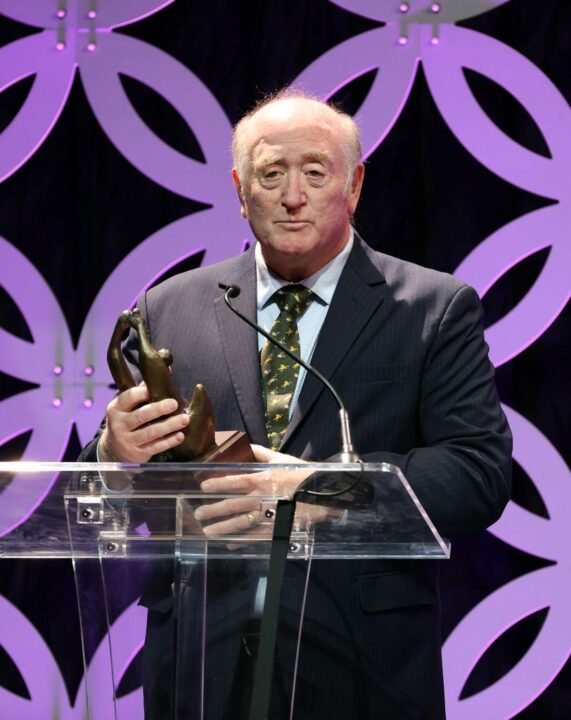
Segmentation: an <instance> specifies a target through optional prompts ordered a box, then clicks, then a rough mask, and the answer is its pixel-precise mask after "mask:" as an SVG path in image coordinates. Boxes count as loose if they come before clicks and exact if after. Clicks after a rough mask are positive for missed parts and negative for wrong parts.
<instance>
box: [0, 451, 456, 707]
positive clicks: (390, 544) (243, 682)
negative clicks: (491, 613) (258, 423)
mask: <svg viewBox="0 0 571 720" xmlns="http://www.w3.org/2000/svg"><path fill="white" fill-rule="evenodd" d="M228 476H232V477H234V478H235V480H234V483H235V492H232V493H229V492H220V491H217V490H216V488H217V487H218V486H219V485H220V480H219V479H220V478H227V477H228ZM48 477H49V478H51V479H50V481H49V482H50V483H53V485H52V487H51V491H50V492H49V494H48V495H47V497H46V498H45V499H44V501H43V502H42V503H41V505H40V506H39V507H38V508H37V509H36V511H35V512H34V513H33V514H32V515H31V516H30V517H29V518H28V519H27V520H26V521H25V522H22V523H21V524H19V525H17V526H15V527H14V528H13V529H12V530H11V532H7V533H6V534H4V536H3V537H1V538H0V558H45V559H46V561H47V560H48V559H49V558H71V559H72V561H73V567H74V573H75V580H76V589H77V602H78V608H79V614H80V620H81V634H82V644H83V656H84V662H85V673H86V679H87V682H86V683H85V688H86V694H87V697H86V701H85V707H86V709H87V710H86V717H87V718H91V717H92V715H91V713H90V710H89V708H90V707H93V706H94V704H96V702H97V696H98V693H99V692H101V690H100V689H99V688H98V687H97V683H96V682H95V681H93V682H91V681H90V677H89V672H90V658H92V657H93V655H94V653H95V652H96V648H97V647H99V646H100V645H101V642H102V638H103V639H106V642H107V654H108V655H107V656H108V663H109V672H110V673H111V674H112V677H113V688H117V687H118V686H119V684H120V682H121V680H122V676H123V674H124V671H125V658H123V657H121V658H119V657H118V656H117V653H116V652H115V653H114V650H113V648H114V645H113V642H111V640H110V639H109V638H111V632H110V631H111V627H112V626H113V623H114V621H115V620H116V618H117V617H118V616H119V615H120V614H121V612H122V611H123V610H124V609H125V607H127V606H128V605H129V604H133V603H135V602H137V601H138V602H139V604H140V605H141V606H143V607H144V608H146V609H147V611H148V622H147V636H146V641H145V647H144V649H143V655H145V654H146V657H147V659H146V661H143V664H144V667H145V669H144V671H143V675H144V685H145V692H146V693H147V694H148V695H149V697H150V698H151V702H152V704H155V703H156V704H157V707H159V706H161V707H163V708H165V707H167V706H169V707H170V717H172V718H173V720H225V718H226V717H230V715H229V714H228V706H229V704H230V703H231V704H232V705H233V707H235V712H234V717H235V720H241V719H242V718H244V719H246V718H249V720H264V719H265V718H266V717H267V712H268V707H269V703H270V702H271V704H272V707H276V706H279V707H280V708H282V710H283V709H284V708H285V709H286V710H285V715H284V716H286V717H288V716H289V715H288V714H287V712H288V711H287V708H290V707H291V706H292V702H293V698H294V696H295V688H296V670H297V658H298V649H299V643H300V642H301V634H302V627H303V617H304V608H305V599H306V593H307V589H308V586H309V585H310V584H311V567H312V562H313V561H314V560H320V561H322V560H328V561H332V562H337V561H343V562H353V561H358V560H371V559H380V558H384V559H395V560H396V559H406V558H410V559H445V558H448V557H449V545H448V542H447V541H445V540H443V539H442V538H441V537H440V535H439V534H438V532H437V530H436V528H435V527H434V525H433V524H432V522H431V520H430V518H429V517H428V516H427V514H426V512H425V511H424V509H423V508H422V506H421V505H420V503H419V501H418V499H417V498H416V496H415V495H414V493H413V491H412V489H411V487H410V485H409V484H408V482H407V480H406V478H405V477H404V476H403V475H402V473H401V472H400V470H399V469H398V468H396V467H395V466H392V465H388V464H385V463H380V464H363V465H360V464H352V465H341V464H332V463H319V464H318V463H304V464H298V465H278V464H272V465H261V464H252V465H229V464H226V465H214V464H172V463H171V464H150V465H140V466H137V465H118V464H79V463H78V464H70V463H0V482H2V483H3V484H6V483H7V482H10V483H19V484H20V485H21V488H22V492H23V493H25V492H27V491H28V490H29V488H30V487H32V486H33V485H34V483H35V484H37V485H38V486H42V485H43V484H45V482H46V478H48ZM206 480H209V481H210V483H211V484H212V483H214V485H213V488H214V490H213V489H212V487H211V488H209V485H208V483H207V484H206V485H204V483H205V481H206ZM224 482H226V481H224ZM0 486H1V485H0ZM296 488H297V489H298V491H299V489H300V488H301V492H298V493H297V495H295V498H294V499H295V500H296V501H297V502H292V497H293V496H294V493H295V492H296ZM308 491H309V492H308ZM310 493H316V494H310ZM317 493H320V494H317ZM326 495H327V496H326ZM3 511H4V512H5V511H6V508H4V509H3V508H2V506H1V505H0V521H1V515H2V512H3ZM3 526H4V527H5V526H6V523H4V525H3ZM114 655H115V656H114ZM132 682H134V683H135V685H136V684H137V682H138V683H139V684H140V682H141V678H140V677H139V678H137V679H135V680H134V681H133V680H132ZM112 706H113V708H114V712H115V718H114V720H136V719H135V718H134V711H133V708H132V707H130V706H129V705H127V704H125V703H123V704H122V703H119V702H114V701H113V704H112ZM149 707H151V705H149ZM46 710H48V709H47V708H46ZM166 713H167V711H166V710H165V711H164V712H163V714H161V713H160V712H159V711H157V714H156V718H160V720H164V719H166V718H167V717H169V714H166ZM138 714H139V716H140V720H143V711H142V707H141V708H140V710H139V711H138ZM146 718H147V720H155V716H154V715H153V714H151V711H149V714H147V716H146Z"/></svg>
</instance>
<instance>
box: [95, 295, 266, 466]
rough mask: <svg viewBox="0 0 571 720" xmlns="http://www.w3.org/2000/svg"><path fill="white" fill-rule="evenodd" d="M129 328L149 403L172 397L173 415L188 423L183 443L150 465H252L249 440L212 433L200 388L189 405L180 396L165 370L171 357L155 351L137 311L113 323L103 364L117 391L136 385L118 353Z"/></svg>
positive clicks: (209, 412) (240, 434) (211, 421)
mask: <svg viewBox="0 0 571 720" xmlns="http://www.w3.org/2000/svg"><path fill="white" fill-rule="evenodd" d="M131 328H133V330H135V332H136V333H137V336H138V339H139V370H140V372H141V376H142V379H143V380H144V381H145V384H146V386H147V388H148V390H149V395H150V397H151V402H156V401H158V400H164V399H165V398H174V399H175V400H176V401H177V403H178V408H177V409H176V410H175V411H174V413H173V414H176V413H186V414H187V415H189V416H190V423H189V424H188V425H187V427H186V428H185V429H184V430H183V431H182V432H183V433H184V435H185V438H184V441H183V442H182V443H181V444H180V445H177V446H176V447H174V448H171V449H170V450H167V451H166V452H164V453H160V454H159V455H154V456H153V457H152V458H151V462H222V463H237V462H245V463H248V462H255V459H254V455H253V453H252V449H251V447H250V441H249V438H248V436H247V435H246V433H244V432H240V431H226V432H216V431H215V423H214V410H213V408H212V403H211V402H210V398H209V397H208V393H207V392H206V388H205V387H204V385H197V386H196V387H195V388H194V392H193V394H192V400H190V402H189V401H188V400H186V399H185V398H183V397H182V395H181V394H180V393H179V392H178V390H177V389H176V387H175V385H174V382H173V380H172V376H171V372H170V370H169V367H170V366H171V365H172V362H173V356H172V353H171V352H170V350H165V349H161V350H157V349H156V348H155V347H154V346H153V344H152V342H151V340H150V338H149V334H148V331H147V327H146V324H145V320H144V318H143V317H142V316H141V313H140V311H139V310H138V309H135V310H124V311H123V312H122V313H121V314H120V315H119V318H118V320H117V323H116V325H115V329H114V330H113V335H112V336H111V341H110V343H109V348H108V350H107V363H108V365H109V370H110V371H111V375H112V376H113V379H114V380H115V384H116V385H117V389H118V390H119V392H123V391H124V390H128V389H129V388H132V387H135V386H136V385H137V382H136V381H135V378H134V377H133V374H132V373H131V370H130V369H129V366H128V365H127V362H126V360H125V357H124V355H123V352H122V350H121V341H122V339H123V338H124V336H125V335H126V333H127V331H128V330H130V329H131Z"/></svg>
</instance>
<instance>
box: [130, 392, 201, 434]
mask: <svg viewBox="0 0 571 720" xmlns="http://www.w3.org/2000/svg"><path fill="white" fill-rule="evenodd" d="M177 408H178V403H177V401H176V400H174V398H166V399H165V400H159V401H158V402H154V403H148V404H146V405H141V407H137V408H135V409H133V410H131V411H130V412H127V413H126V414H125V418H124V422H125V427H126V428H127V430H131V431H132V430H136V429H137V428H140V427H141V426H143V425H147V424H149V423H153V422H154V421H155V420H158V419H159V418H162V417H164V416H165V415H170V414H171V413H173V412H175V410H177ZM173 417H177V418H184V417H186V418H187V421H186V422H185V423H184V425H183V424H180V425H177V426H176V427H175V428H172V430H178V429H179V428H181V427H184V426H186V424H187V423H188V415H186V414H185V413H177V415H174V416H173ZM165 434H166V433H163V435H165ZM149 439H151V438H149Z"/></svg>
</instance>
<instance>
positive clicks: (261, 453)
mask: <svg viewBox="0 0 571 720" xmlns="http://www.w3.org/2000/svg"><path fill="white" fill-rule="evenodd" d="M251 447H252V452H253V453H254V457H255V458H256V460H257V462H261V463H284V464H288V465H289V464H292V463H306V462H307V461H306V460H301V458H296V457H294V456H293V455H287V454H286V453H281V452H277V451H275V450H270V449H269V448H267V447H264V446H263V445H252V446H251Z"/></svg>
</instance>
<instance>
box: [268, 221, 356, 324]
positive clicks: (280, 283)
mask: <svg viewBox="0 0 571 720" xmlns="http://www.w3.org/2000/svg"><path fill="white" fill-rule="evenodd" d="M354 238H355V233H354V231H353V228H351V229H350V233H349V240H348V241H347V243H346V245H345V247H344V248H343V250H341V252H340V253H338V254H337V255H336V256H335V257H334V258H333V259H332V260H330V261H329V262H328V263H327V265H324V266H323V267H322V268H321V269H320V270H318V271H317V272H315V273H313V275H310V276H309V277H307V278H304V280H303V281H302V284H303V285H305V287H307V288H309V289H310V290H312V291H313V292H314V293H315V295H316V296H317V298H316V299H318V300H320V301H321V302H322V304H325V305H329V304H330V303H331V299H332V298H333V293H334V292H335V288H336V287H337V283H338V282H339V278H340V277H341V273H342V272H343V268H344V267H345V263H346V262H347V258H348V257H349V253H350V252H351V249H352V248H353V242H354ZM254 254H255V258H256V302H257V306H258V310H262V309H263V308H264V307H265V306H266V305H267V304H268V303H269V302H270V300H271V298H272V296H273V294H274V293H275V292H276V290H279V289H280V288H281V287H284V285H290V284H291V283H289V282H288V281H287V280H284V279H283V278H280V277H277V276H276V275H274V274H273V273H272V272H271V271H270V269H269V268H268V266H267V265H266V261H265V260H264V255H263V253H262V248H261V246H260V243H258V242H257V243H256V247H255V253H254Z"/></svg>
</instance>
